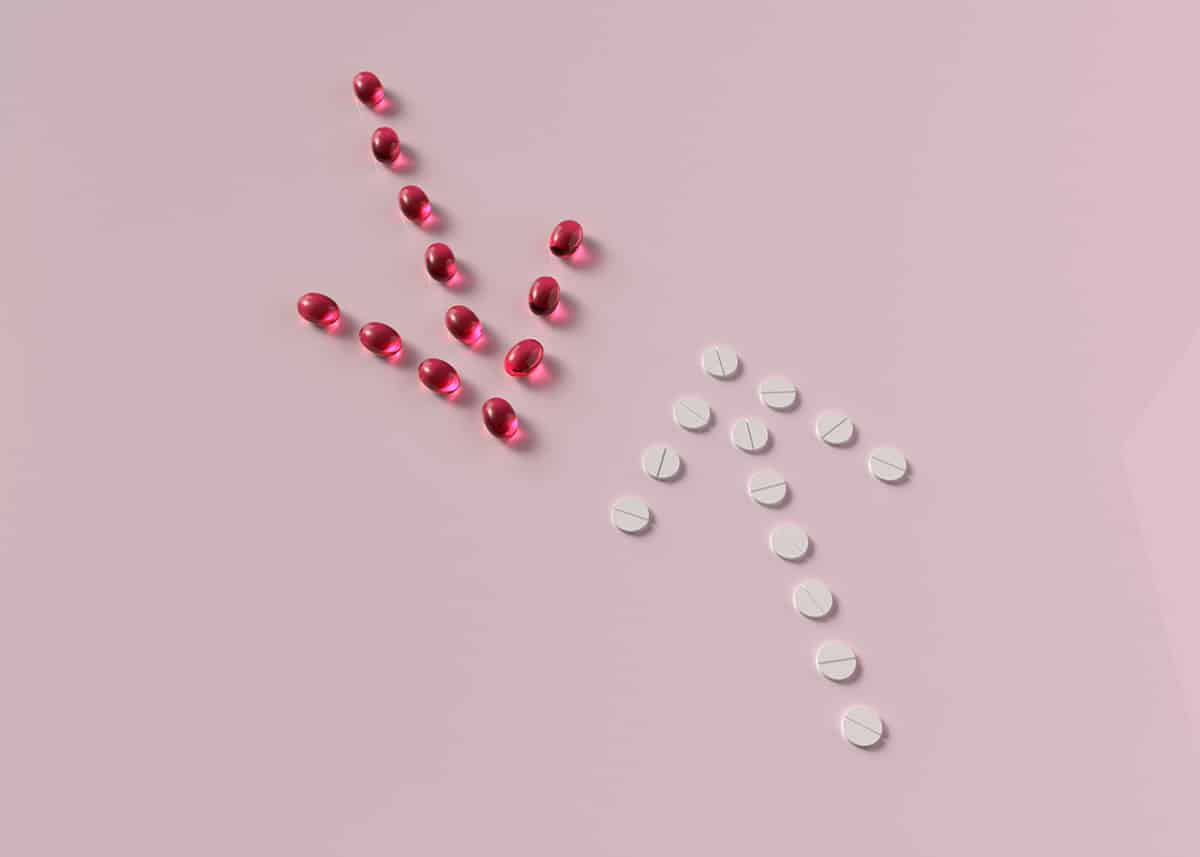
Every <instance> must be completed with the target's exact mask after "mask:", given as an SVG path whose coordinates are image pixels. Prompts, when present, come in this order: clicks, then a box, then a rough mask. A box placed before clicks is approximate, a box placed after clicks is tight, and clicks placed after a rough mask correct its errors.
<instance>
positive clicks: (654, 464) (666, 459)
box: [642, 443, 681, 481]
mask: <svg viewBox="0 0 1200 857" xmlns="http://www.w3.org/2000/svg"><path fill="white" fill-rule="evenodd" d="M680 464H681V462H680V460H679V453H678V452H676V451H675V450H673V449H671V447H669V446H667V445H666V444H665V443H656V444H654V445H653V446H648V447H646V451H645V452H643V453H642V470H644V471H645V473H646V475H647V476H649V477H650V478H651V479H661V480H663V481H666V480H668V479H674V478H675V477H676V476H677V475H678V474H679V467H680Z"/></svg>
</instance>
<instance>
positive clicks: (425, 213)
mask: <svg viewBox="0 0 1200 857" xmlns="http://www.w3.org/2000/svg"><path fill="white" fill-rule="evenodd" d="M397 199H398V200H399V202H400V211H401V212H402V213H403V214H404V216H405V217H407V218H408V219H409V220H411V221H412V222H413V223H421V222H423V221H424V220H425V218H427V217H429V213H430V212H431V211H433V206H432V205H430V204H429V197H427V196H426V195H425V191H423V190H421V189H420V188H419V187H417V186H416V185H415V184H410V185H405V186H404V187H402V188H400V193H399V195H398V196H397Z"/></svg>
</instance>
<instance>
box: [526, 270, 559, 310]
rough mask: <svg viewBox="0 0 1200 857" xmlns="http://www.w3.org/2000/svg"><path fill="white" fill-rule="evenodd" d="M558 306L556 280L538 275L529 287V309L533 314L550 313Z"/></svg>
mask: <svg viewBox="0 0 1200 857" xmlns="http://www.w3.org/2000/svg"><path fill="white" fill-rule="evenodd" d="M557 306H558V280H556V279H554V278H553V277H538V278H537V279H536V280H534V281H533V285H532V286H530V287H529V309H530V311H531V312H532V313H533V314H534V315H550V313H552V312H554V308H555V307H557Z"/></svg>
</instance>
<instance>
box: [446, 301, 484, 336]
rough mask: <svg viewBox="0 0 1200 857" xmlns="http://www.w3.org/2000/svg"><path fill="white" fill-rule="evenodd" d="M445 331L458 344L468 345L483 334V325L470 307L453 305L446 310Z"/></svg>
mask: <svg viewBox="0 0 1200 857" xmlns="http://www.w3.org/2000/svg"><path fill="white" fill-rule="evenodd" d="M446 330H448V331H450V335H451V336H453V337H454V338H455V339H457V340H458V341H459V342H465V343H466V344H467V345H470V344H471V343H472V342H474V341H475V340H476V339H478V338H479V337H480V336H481V335H482V334H483V325H482V324H480V323H479V316H477V315H475V313H474V312H472V311H471V308H470V307H465V306H463V305H462V304H455V305H454V306H452V307H450V309H448V310H446Z"/></svg>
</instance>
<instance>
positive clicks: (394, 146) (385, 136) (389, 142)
mask: <svg viewBox="0 0 1200 857" xmlns="http://www.w3.org/2000/svg"><path fill="white" fill-rule="evenodd" d="M371 151H372V152H373V153H374V154H375V160H377V161H379V163H381V164H391V163H393V162H394V161H395V160H396V158H398V157H400V137H399V136H398V135H397V134H396V132H395V131H393V130H392V129H391V128H388V127H387V126H386V125H385V126H384V127H382V128H376V129H375V133H374V134H372V135H371Z"/></svg>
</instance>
